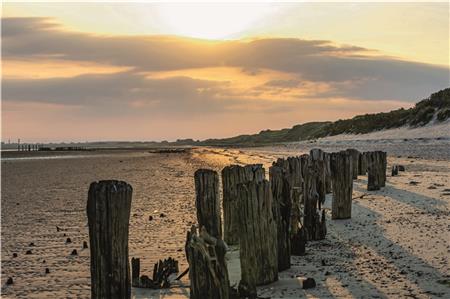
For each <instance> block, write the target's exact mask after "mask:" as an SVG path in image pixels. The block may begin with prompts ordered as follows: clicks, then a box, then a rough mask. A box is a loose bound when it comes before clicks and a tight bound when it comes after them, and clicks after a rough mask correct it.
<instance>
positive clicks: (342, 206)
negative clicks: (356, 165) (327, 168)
mask: <svg viewBox="0 0 450 299" xmlns="http://www.w3.org/2000/svg"><path fill="white" fill-rule="evenodd" d="M330 162H331V163H330V164H331V174H332V179H333V186H334V188H333V202H332V204H331V218H332V219H346V218H351V215H352V193H353V179H352V169H353V168H352V167H353V165H352V163H353V159H352V157H351V156H350V154H349V153H348V151H341V152H339V153H332V154H331V161H330Z"/></svg>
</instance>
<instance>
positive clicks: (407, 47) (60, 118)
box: [1, 2, 450, 142]
mask: <svg viewBox="0 0 450 299" xmlns="http://www.w3.org/2000/svg"><path fill="white" fill-rule="evenodd" d="M1 26H2V30H1V31H2V93H1V95H2V140H8V139H11V140H16V139H17V138H21V139H22V140H23V142H56V141H94V140H129V141H134V140H158V141H159V140H176V139H179V138H194V139H205V138H218V137H229V136H234V135H239V134H249V133H257V132H259V131H261V130H264V129H268V128H270V129H280V128H286V127H291V126H293V125H296V124H300V123H304V122H308V121H324V120H337V119H343V118H349V117H352V116H355V115H358V114H364V113H374V112H381V111H389V110H392V109H397V108H400V107H404V108H409V107H411V106H412V105H414V103H415V102H417V101H419V100H421V99H423V98H426V97H428V96H429V95H430V94H431V93H433V92H435V91H438V90H440V89H443V88H446V87H448V86H449V85H450V83H449V81H450V79H449V69H450V64H449V4H448V2H444V3H246V4H241V3H228V4H219V3H196V4H192V3H178V4H177V3H4V4H3V7H2V22H1Z"/></svg>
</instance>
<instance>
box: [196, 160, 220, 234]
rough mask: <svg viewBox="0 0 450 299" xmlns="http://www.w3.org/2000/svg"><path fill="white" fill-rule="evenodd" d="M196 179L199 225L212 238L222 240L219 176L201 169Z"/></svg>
mask: <svg viewBox="0 0 450 299" xmlns="http://www.w3.org/2000/svg"><path fill="white" fill-rule="evenodd" d="M194 179H195V195H196V196H195V206H196V208H197V221H198V224H199V226H200V227H202V226H204V227H205V228H206V231H207V232H208V234H210V235H211V236H213V237H215V238H222V222H221V220H220V196H219V175H218V174H217V172H216V171H214V170H211V169H199V170H197V171H196V172H195V174H194Z"/></svg>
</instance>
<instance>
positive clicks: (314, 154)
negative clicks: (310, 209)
mask: <svg viewBox="0 0 450 299" xmlns="http://www.w3.org/2000/svg"><path fill="white" fill-rule="evenodd" d="M325 159H326V158H325V152H324V151H322V150H321V149H318V148H314V149H312V150H311V151H310V153H309V160H310V161H311V163H312V164H311V165H313V166H314V168H315V169H316V170H315V172H314V173H315V175H314V176H315V178H316V183H315V185H316V191H317V193H318V196H319V200H318V204H319V208H320V207H321V206H322V205H323V204H324V203H325V195H326V193H327V192H326V171H327V170H326V160H325Z"/></svg>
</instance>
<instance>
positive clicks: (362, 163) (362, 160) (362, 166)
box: [358, 152, 367, 175]
mask: <svg viewBox="0 0 450 299" xmlns="http://www.w3.org/2000/svg"><path fill="white" fill-rule="evenodd" d="M366 172H367V153H366V152H363V153H360V154H359V160H358V174H359V175H365V174H366Z"/></svg>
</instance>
